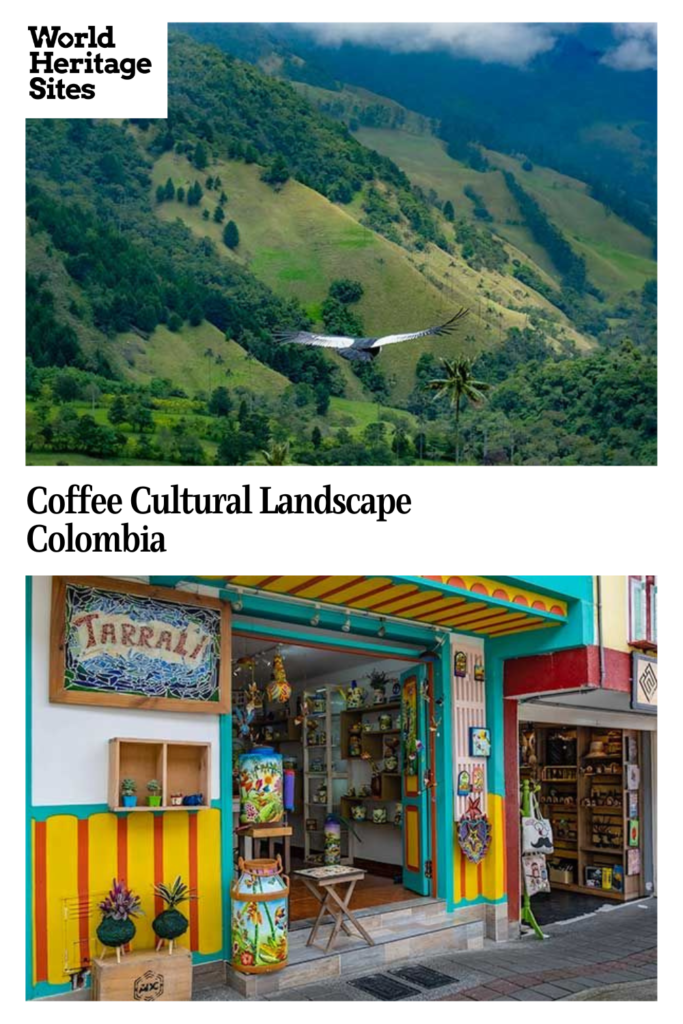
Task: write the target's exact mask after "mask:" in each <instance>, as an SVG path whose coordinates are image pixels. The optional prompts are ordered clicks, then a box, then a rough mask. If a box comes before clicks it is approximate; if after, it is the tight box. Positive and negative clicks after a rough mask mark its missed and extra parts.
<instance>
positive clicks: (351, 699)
mask: <svg viewBox="0 0 683 1024" xmlns="http://www.w3.org/2000/svg"><path fill="white" fill-rule="evenodd" d="M346 706H347V708H351V709H357V708H364V707H365V690H364V689H363V687H362V686H349V688H348V689H347V691H346Z"/></svg>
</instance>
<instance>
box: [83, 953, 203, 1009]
mask: <svg viewBox="0 0 683 1024" xmlns="http://www.w3.org/2000/svg"><path fill="white" fill-rule="evenodd" d="M92 997H93V999H96V1000H98V1001H100V1002H156V1001H166V1002H188V1001H189V1000H190V999H191V998H192V954H191V953H190V951H189V949H185V948H184V947H182V946H176V947H175V949H174V950H173V953H169V952H168V950H163V951H161V952H159V953H156V952H155V951H154V950H141V951H139V952H134V953H126V954H125V956H122V957H121V963H117V961H116V956H115V955H114V954H113V952H112V953H111V954H110V955H109V956H106V957H99V958H97V959H95V960H93V962H92Z"/></svg>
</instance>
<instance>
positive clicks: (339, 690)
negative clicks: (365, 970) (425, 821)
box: [232, 628, 417, 922]
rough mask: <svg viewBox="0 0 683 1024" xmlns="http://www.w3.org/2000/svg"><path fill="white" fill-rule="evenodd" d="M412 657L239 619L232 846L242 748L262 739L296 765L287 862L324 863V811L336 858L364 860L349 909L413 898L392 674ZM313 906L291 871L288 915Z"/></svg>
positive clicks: (397, 694)
mask: <svg viewBox="0 0 683 1024" xmlns="http://www.w3.org/2000/svg"><path fill="white" fill-rule="evenodd" d="M406 654H407V656H409V655H412V656H413V657H414V656H415V655H414V653H413V652H412V651H408V650H407V651H406ZM412 664H413V663H411V662H409V661H403V660H401V659H399V658H396V657H393V656H392V657H390V658H382V657H378V656H374V655H368V654H366V653H365V652H363V651H362V650H357V651H354V650H351V651H349V652H347V651H340V650H339V649H338V648H335V647H332V646H330V647H325V646H324V639H322V640H321V643H320V645H318V644H316V645H315V646H307V645H303V644H295V643H287V642H281V641H279V640H277V639H272V638H271V637H270V636H269V635H268V632H267V631H266V630H265V629H264V633H263V634H261V633H259V635H258V636H255V635H252V634H249V635H244V634H240V632H239V628H237V630H236V631H235V633H234V635H233V677H232V706H233V797H234V800H235V803H234V816H235V817H234V843H235V856H236V857H237V856H238V855H239V850H240V849H241V844H240V832H244V830H245V828H246V827H247V826H248V823H247V822H245V820H244V816H243V817H242V819H241V820H240V811H239V800H238V797H239V791H240V779H241V763H240V758H241V757H243V755H245V754H247V753H249V752H250V751H252V750H254V749H256V748H263V747H269V748H273V749H274V750H275V751H276V753H277V754H280V755H281V756H282V759H283V768H284V769H285V770H286V771H285V774H287V773H288V772H289V773H291V772H292V771H293V773H294V774H293V779H291V776H290V785H292V786H293V795H292V794H291V793H290V797H289V803H290V805H291V807H290V809H289V810H286V811H285V823H286V824H287V825H288V826H291V828H292V836H291V839H290V843H291V847H290V857H291V868H292V870H296V869H297V868H303V867H315V866H318V865H322V864H324V863H325V851H326V828H325V825H326V821H328V824H329V819H330V816H332V818H333V819H334V821H335V823H336V825H337V826H338V835H339V838H338V842H339V844H340V853H341V863H342V864H349V865H355V866H356V867H360V868H362V869H364V870H365V871H367V875H366V877H365V879H364V881H363V882H362V883H360V884H359V885H358V886H357V888H356V891H355V893H354V897H353V903H352V906H353V907H354V909H363V908H368V907H375V906H385V905H388V904H394V903H400V902H403V901H406V900H414V899H416V898H417V895H416V893H415V892H412V891H410V889H408V888H406V887H405V886H404V884H403V856H404V842H403V807H402V774H401V772H402V750H401V747H402V738H401V736H402V734H401V682H400V677H401V675H402V673H404V672H406V671H407V670H409V669H410V668H411V667H412ZM287 802H288V801H287V800H286V801H285V803H286V804H287ZM332 841H333V842H334V840H332ZM329 842H330V839H329V836H328V838H327V844H329ZM277 849H278V852H281V853H282V852H283V850H282V848H280V847H277ZM283 859H284V857H283ZM317 910H318V907H317V906H316V904H315V901H314V900H313V898H312V896H311V895H310V893H308V892H307V890H306V888H305V887H304V886H303V885H302V883H301V882H300V881H299V880H297V879H296V878H293V879H292V890H291V898H290V921H291V922H297V921H302V920H305V919H309V918H311V917H314V916H315V915H316V913H317Z"/></svg>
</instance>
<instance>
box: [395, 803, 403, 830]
mask: <svg viewBox="0 0 683 1024" xmlns="http://www.w3.org/2000/svg"><path fill="white" fill-rule="evenodd" d="M402 824H403V804H396V810H395V811H394V825H398V826H401V825H402Z"/></svg>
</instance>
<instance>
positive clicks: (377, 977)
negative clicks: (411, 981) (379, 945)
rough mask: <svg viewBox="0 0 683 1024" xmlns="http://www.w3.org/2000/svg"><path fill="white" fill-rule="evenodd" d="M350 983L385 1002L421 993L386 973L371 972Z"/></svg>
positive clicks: (408, 997)
mask: <svg viewBox="0 0 683 1024" xmlns="http://www.w3.org/2000/svg"><path fill="white" fill-rule="evenodd" d="M349 985H353V987H354V988H358V989H360V990H361V992H367V994H368V995H370V996H374V998H375V999H381V1000H382V1001H383V1002H385V1003H389V1002H396V1001H397V1000H399V999H410V997H411V996H419V995H420V993H419V991H418V990H417V989H416V988H409V987H408V985H403V984H401V982H400V981H395V980H394V979H393V978H390V977H389V976H388V975H386V974H371V975H370V977H367V978H357V979H356V980H355V981H350V982H349Z"/></svg>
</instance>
